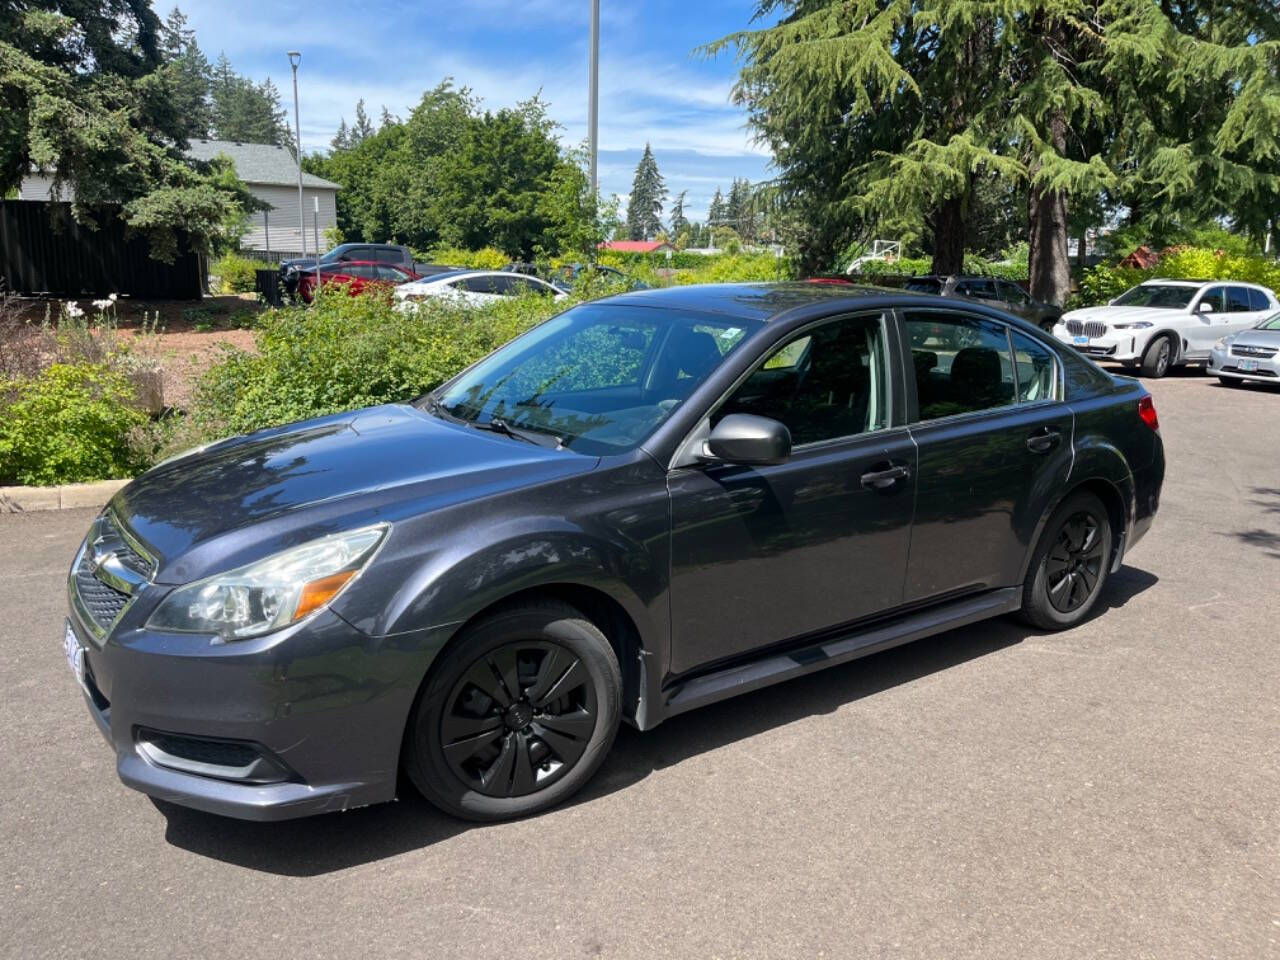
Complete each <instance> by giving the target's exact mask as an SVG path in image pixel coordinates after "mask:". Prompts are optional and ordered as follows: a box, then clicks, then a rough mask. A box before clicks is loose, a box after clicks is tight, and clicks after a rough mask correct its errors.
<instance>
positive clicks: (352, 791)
mask: <svg viewBox="0 0 1280 960" xmlns="http://www.w3.org/2000/svg"><path fill="white" fill-rule="evenodd" d="M130 619H132V617H130ZM69 623H70V625H71V629H72V631H73V632H74V634H75V638H76V640H77V641H78V642H79V644H80V646H81V647H82V648H83V650H84V661H85V684H84V691H83V692H84V695H85V700H86V704H87V705H88V707H89V710H90V713H91V714H92V715H93V718H94V720H95V722H96V723H97V725H98V728H99V730H100V731H101V732H102V734H103V736H104V737H105V738H106V740H107V742H108V743H109V744H110V745H111V747H112V749H113V750H114V751H115V754H116V770H117V773H118V775H119V777H120V779H121V781H122V782H124V783H125V784H126V785H127V786H130V787H133V788H134V789H136V790H140V791H142V792H143V793H146V794H149V795H150V796H153V797H156V798H158V799H162V800H168V801H171V802H173V803H177V804H181V805H183V806H188V807H193V808H195V809H198V810H204V811H207V812H209V813H217V814H222V815H224V816H231V817H239V818H243V819H248V820H283V819H289V818H293V817H301V816H307V815H310V814H315V813H324V812H328V811H335V810H346V809H350V808H352V807H359V806H365V805H367V804H371V803H378V802H381V801H384V800H390V799H392V798H393V797H394V796H395V790H396V781H397V773H398V768H399V757H400V746H401V738H402V736H403V732H404V729H405V724H406V722H407V719H408V715H409V711H410V708H411V706H412V703H413V698H414V696H415V695H416V693H417V688H418V683H419V681H420V680H421V678H422V676H423V675H424V673H425V671H426V667H427V665H428V663H429V662H430V659H431V656H432V655H433V653H434V647H433V646H432V645H431V644H430V643H424V642H423V639H424V638H423V637H420V636H417V635H413V636H409V635H406V636H403V637H395V638H383V639H372V638H369V637H367V636H366V635H365V634H363V633H361V632H360V631H358V630H356V629H355V628H354V627H352V626H351V625H349V624H348V623H347V622H346V621H344V620H342V619H341V618H340V617H338V616H337V615H336V614H334V613H332V612H330V611H324V612H322V613H321V614H319V615H317V616H316V617H315V618H313V619H311V620H308V621H305V622H303V623H301V624H298V625H297V626H296V627H292V628H286V629H285V630H282V631H279V632H277V633H275V634H271V635H269V636H266V637H259V638H255V639H251V640H243V641H233V642H229V643H214V642H211V641H210V639H209V638H207V637H197V636H179V635H173V634H159V633H155V632H152V631H148V630H146V629H143V628H133V629H129V628H128V623H127V621H122V623H121V624H120V626H119V627H118V628H117V630H116V631H115V632H114V633H113V634H112V635H110V636H109V637H108V638H107V639H105V641H104V640H99V639H97V638H95V637H94V635H93V633H92V632H91V631H90V630H88V629H86V626H85V624H84V623H83V622H82V621H81V620H80V619H79V617H78V616H77V615H76V613H74V612H73V613H72V615H71V617H70V618H69ZM428 650H431V651H432V652H431V653H428V652H427V651H428ZM157 739H159V742H160V743H161V744H162V745H164V746H165V747H167V748H168V749H170V750H173V748H172V747H170V746H169V745H170V744H173V743H179V744H183V743H203V744H208V745H211V746H210V747H209V749H208V750H205V751H203V753H204V754H205V756H204V759H206V760H207V759H208V757H209V756H210V755H211V756H213V757H214V759H215V760H217V759H218V757H219V753H218V750H219V749H221V750H223V751H224V752H225V751H226V750H231V751H233V753H232V755H233V756H234V755H235V751H239V752H240V753H241V754H243V753H245V752H246V751H250V752H256V753H257V754H258V755H260V756H261V757H262V758H263V762H261V763H253V764H249V765H247V766H246V765H243V764H240V763H239V761H238V760H232V761H227V762H226V763H225V764H224V765H222V766H211V765H208V764H203V765H202V764H201V763H198V762H192V761H191V758H190V757H189V756H187V757H183V758H181V760H180V762H176V761H175V756H173V755H171V754H169V753H166V750H164V749H159V748H157V746H156V742H155V741H156V740H157ZM210 751H212V752H210ZM176 753H189V751H186V750H177V751H176ZM200 753H201V751H197V756H198V755H199V754H200ZM178 767H181V768H182V769H178ZM196 770H199V771H202V772H193V771H196Z"/></svg>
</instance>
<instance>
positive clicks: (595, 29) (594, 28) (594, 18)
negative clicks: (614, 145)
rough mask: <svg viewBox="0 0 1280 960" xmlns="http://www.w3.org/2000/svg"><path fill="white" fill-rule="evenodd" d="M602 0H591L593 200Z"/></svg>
mask: <svg viewBox="0 0 1280 960" xmlns="http://www.w3.org/2000/svg"><path fill="white" fill-rule="evenodd" d="M599 126H600V0H591V71H590V79H589V90H588V93H587V139H588V143H589V146H588V148H587V149H588V151H589V152H590V154H591V202H592V203H593V204H594V203H595V202H596V191H597V189H598V186H599V185H598V183H597V182H596V154H597V153H598V152H599V147H600V131H599Z"/></svg>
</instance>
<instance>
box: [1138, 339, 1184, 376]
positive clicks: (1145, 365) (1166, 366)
mask: <svg viewBox="0 0 1280 960" xmlns="http://www.w3.org/2000/svg"><path fill="white" fill-rule="evenodd" d="M1176 354H1177V348H1176V345H1175V344H1174V342H1173V339H1172V338H1171V337H1166V336H1160V337H1156V338H1155V339H1153V340H1152V341H1151V342H1150V343H1149V344H1147V349H1146V350H1144V351H1142V375H1143V376H1144V377H1152V378H1159V377H1163V376H1164V375H1165V374H1167V373H1168V372H1169V371H1170V370H1172V369H1173V361H1174V360H1175V359H1177V356H1176Z"/></svg>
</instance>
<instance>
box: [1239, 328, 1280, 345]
mask: <svg viewBox="0 0 1280 960" xmlns="http://www.w3.org/2000/svg"><path fill="white" fill-rule="evenodd" d="M1227 343H1229V344H1231V345H1232V346H1234V347H1280V330H1242V331H1240V332H1239V333H1237V334H1236V335H1235V336H1234V337H1227Z"/></svg>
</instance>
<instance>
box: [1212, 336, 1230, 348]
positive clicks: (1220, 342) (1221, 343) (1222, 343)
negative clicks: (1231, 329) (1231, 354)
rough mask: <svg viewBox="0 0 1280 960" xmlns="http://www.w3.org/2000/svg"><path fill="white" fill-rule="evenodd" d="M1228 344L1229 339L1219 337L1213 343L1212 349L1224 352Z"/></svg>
mask: <svg viewBox="0 0 1280 960" xmlns="http://www.w3.org/2000/svg"><path fill="white" fill-rule="evenodd" d="M1230 342H1231V338H1230V337H1219V338H1218V339H1217V340H1215V341H1213V349H1215V350H1225V349H1227V344H1228V343H1230Z"/></svg>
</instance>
